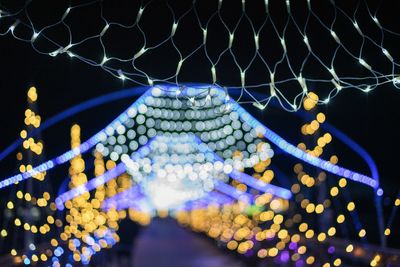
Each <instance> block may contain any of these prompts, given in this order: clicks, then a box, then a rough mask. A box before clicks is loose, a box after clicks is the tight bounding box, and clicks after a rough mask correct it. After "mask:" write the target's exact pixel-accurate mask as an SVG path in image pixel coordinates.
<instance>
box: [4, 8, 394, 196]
mask: <svg viewBox="0 0 400 267" xmlns="http://www.w3.org/2000/svg"><path fill="white" fill-rule="evenodd" d="M5 2H7V1H5ZM282 2H283V1H282ZM391 2H394V1H391ZM0 3H1V2H0ZM43 5H44V4H43ZM112 10H113V11H112V12H114V13H113V14H114V15H117V14H118V12H119V10H120V9H118V8H117V7H114V8H113V9H112ZM392 10H393V9H391V8H390V7H389V8H388V7H387V8H386V9H384V10H383V11H382V12H381V13H380V17H381V18H382V20H387V22H388V23H390V22H393V21H394V18H395V16H394V14H393V13H394V12H397V10H398V8H394V11H392ZM41 12H42V16H43V17H44V18H43V19H44V20H45V19H46V18H45V17H46V14H47V12H50V11H49V10H48V11H47V12H44V11H43V10H42V11H41ZM132 12H133V11H132ZM321 12H322V13H321V14H324V12H325V11H321ZM38 14H39V13H38ZM133 14H135V13H134V12H133ZM37 17H39V16H37ZM153 22H154V23H160V24H161V23H163V22H162V21H157V20H155V21H153ZM1 23H2V22H1V20H0V25H1ZM394 26H396V25H394ZM397 26H398V25H397ZM189 31H190V29H189ZM344 31H345V29H344ZM338 32H339V31H338ZM115 38H116V39H114V40H112V41H114V42H116V43H118V42H120V40H121V39H118V38H117V37H115ZM398 39H400V38H398ZM319 42H321V47H323V45H324V41H323V40H319ZM388 42H389V43H388V46H389V47H391V48H392V50H391V51H392V54H393V55H394V56H396V55H397V56H400V52H399V50H398V49H397V50H396V45H395V44H396V43H395V42H394V43H393V44H392V43H390V40H389V41H388ZM245 46H246V44H241V47H238V48H237V49H238V51H240V49H243V50H245ZM327 46H328V45H327ZM122 47H123V46H122ZM397 48H398V46H397ZM321 51H322V53H324V52H323V49H322V50H321ZM329 54H330V51H329V50H326V52H325V54H323V55H329ZM164 56H165V58H163V56H162V55H161V56H160V57H161V58H160V62H164V63H163V64H164V65H167V64H168V62H169V61H168V60H169V58H168V55H164ZM292 56H293V57H295V56H296V55H292ZM368 56H369V61H371V62H377V63H379V62H380V61H381V60H382V57H383V56H382V55H381V54H379V55H378V54H377V53H375V54H371V55H367V57H368ZM397 58H399V57H397ZM173 62H175V63H176V61H173ZM341 63H342V64H343V69H347V68H357V66H356V65H355V64H349V66H345V65H346V61H345V60H344V59H340V60H339V63H338V64H339V66H340V64H341ZM0 64H1V68H0V69H1V76H0V94H1V105H0V127H1V135H0V136H1V139H0V149H1V150H2V149H4V148H5V147H7V146H8V145H9V144H10V143H12V142H13V141H14V140H15V139H16V138H17V136H18V134H19V131H20V130H21V129H23V127H24V125H23V118H24V110H25V108H26V91H27V89H28V88H29V87H30V86H36V87H37V89H38V94H39V99H38V104H39V111H40V113H39V114H40V115H41V116H42V118H43V120H46V118H49V117H51V116H53V115H55V114H57V113H59V112H61V111H63V110H65V109H66V108H69V107H72V106H74V105H76V104H79V103H81V102H83V101H85V100H89V99H91V98H94V97H96V96H100V95H103V94H105V93H110V92H114V91H117V90H121V89H123V88H130V87H134V86H136V85H135V84H134V83H132V82H129V81H127V82H122V81H121V80H119V79H117V78H115V77H112V76H111V75H110V74H108V73H106V72H105V71H103V70H102V69H101V68H96V67H92V66H89V65H87V64H85V63H83V62H79V61H78V60H76V59H74V58H72V59H71V58H69V57H68V56H67V55H61V56H58V57H55V58H52V57H49V56H45V55H40V54H38V53H36V52H35V51H34V50H33V49H32V47H31V46H30V44H29V43H24V42H21V41H18V40H16V39H15V38H13V37H12V36H11V35H7V36H2V37H0ZM147 64H150V67H151V63H149V62H148V63H147ZM310 64H311V63H310ZM153 67H154V69H155V72H161V71H162V70H163V68H161V67H160V66H159V65H156V64H154V66H153ZM193 68H194V69H197V68H199V69H200V68H201V63H199V64H198V65H194V67H193ZM207 68H208V67H207ZM311 68H312V67H311ZM339 68H340V67H339ZM207 70H208V69H207ZM351 71H353V72H354V73H358V72H359V70H358V69H351ZM237 76H239V75H232V79H233V80H234V79H236V78H237ZM255 76H257V75H255ZM350 76H351V74H350ZM225 79H228V78H225ZM182 80H183V81H191V82H210V79H209V76H206V75H204V74H201V73H200V74H199V76H196V72H195V71H194V72H193V71H192V72H190V71H189V70H188V71H187V73H186V74H184V75H183V77H182ZM235 82H236V80H234V81H232V83H235ZM258 90H263V89H262V88H260V89H258ZM319 90H322V89H319ZM133 101H134V99H125V100H121V101H116V102H113V103H111V104H107V105H104V106H101V107H98V108H95V109H91V110H89V111H85V112H83V113H81V114H79V115H77V116H74V117H73V118H71V119H68V120H65V121H63V122H62V123H60V124H59V125H57V126H54V127H52V128H50V129H48V130H46V131H45V132H44V133H42V136H43V140H44V142H45V154H46V156H47V157H48V158H51V157H54V156H56V155H59V154H60V153H62V152H64V151H65V150H66V149H68V147H69V141H70V140H69V128H70V126H71V125H72V124H73V123H79V124H80V125H81V127H82V135H83V139H86V138H88V137H90V136H91V135H92V134H94V133H96V132H97V131H98V130H100V129H102V127H104V126H105V125H107V123H108V122H110V121H111V120H112V119H113V118H114V117H115V116H116V115H117V114H119V113H120V112H121V111H123V110H124V109H125V108H126V107H127V106H128V105H129V104H130V103H131V102H133ZM245 108H248V109H249V110H251V111H252V114H254V115H255V116H256V117H258V118H260V119H262V121H263V122H264V123H265V125H267V126H269V127H271V128H272V129H274V130H275V131H276V132H278V133H279V134H280V135H281V136H283V137H286V138H288V139H289V140H290V141H291V142H293V143H298V142H300V141H301V135H300V126H301V124H302V121H301V120H300V119H298V118H296V117H295V116H294V115H293V114H290V113H287V112H284V111H282V110H279V109H276V108H273V107H271V108H267V109H266V110H264V111H260V110H256V109H254V108H253V107H251V106H250V105H248V106H245ZM319 110H320V111H324V112H325V113H326V115H327V121H328V122H329V123H331V124H332V125H334V126H336V127H337V128H339V129H340V130H342V131H343V132H345V133H346V134H348V135H349V136H350V137H351V138H353V139H354V140H355V141H357V142H358V143H359V144H360V145H361V146H362V147H364V148H365V149H366V150H367V151H368V152H369V153H370V154H371V155H372V157H373V158H374V160H375V161H376V163H377V165H378V169H379V172H380V175H381V177H382V178H381V179H382V187H383V189H384V190H385V196H386V197H390V203H393V199H394V196H395V195H396V194H397V192H398V190H399V189H400V174H399V164H398V152H399V151H400V142H399V137H400V136H399V132H398V123H399V121H400V90H399V89H396V88H395V87H394V86H393V85H392V84H391V83H388V84H387V85H384V86H381V87H379V88H377V89H376V90H374V91H373V92H370V93H368V94H366V93H363V92H360V91H357V90H352V89H348V90H347V89H346V90H343V91H342V92H341V93H340V94H339V95H338V96H337V97H336V98H334V99H333V100H332V101H331V102H330V103H329V105H327V106H321V107H320V108H319ZM333 147H334V150H335V153H337V154H338V156H339V159H340V164H341V165H342V166H345V167H348V168H350V169H353V170H358V171H360V172H361V173H366V174H368V169H367V166H366V165H365V164H363V163H362V161H360V160H359V158H358V157H357V155H355V154H354V153H353V152H351V150H349V149H346V148H344V147H343V146H342V145H340V144H339V142H336V143H334V145H333ZM14 155H15V153H13V154H12V156H11V155H10V156H9V157H8V158H7V159H5V160H4V161H3V162H1V163H0V174H1V177H6V176H9V175H11V174H13V173H15V171H16V167H15V166H16V165H15V164H16V160H15V157H14ZM281 164H282V163H281ZM289 170H290V168H289ZM62 173H64V175H66V172H65V169H62V170H61V171H56V172H54V174H53V173H51V174H50V175H51V177H52V179H53V180H52V181H53V183H54V185H55V187H56V186H57V185H58V184H59V183H60V182H61V181H62V180H63V179H64V178H65V177H62ZM4 191H7V189H6V190H4Z"/></svg>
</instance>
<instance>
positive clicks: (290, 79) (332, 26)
mask: <svg viewBox="0 0 400 267" xmlns="http://www.w3.org/2000/svg"><path fill="white" fill-rule="evenodd" d="M174 4H175V3H174V2H173V1H165V2H162V3H159V2H157V1H148V2H143V3H141V4H140V5H138V6H137V8H136V10H134V11H132V9H131V8H129V9H126V10H123V9H121V12H122V13H123V12H129V14H128V15H129V17H130V18H132V20H131V21H130V22H129V23H127V22H122V21H119V20H118V19H113V18H112V16H111V15H109V14H108V13H107V6H108V5H109V2H107V1H100V0H96V1H90V2H84V3H81V4H76V5H71V3H65V8H64V9H63V10H62V12H60V15H59V16H58V17H57V19H56V21H54V22H53V23H51V24H49V25H45V26H39V25H36V24H35V16H34V12H33V10H34V9H35V7H36V6H35V2H34V1H30V2H27V3H26V4H25V5H23V6H22V7H20V8H19V9H18V8H17V9H15V10H7V9H6V7H4V8H3V10H0V20H2V21H5V22H6V23H8V25H9V26H8V27H5V29H4V30H3V31H2V32H0V35H7V34H11V35H12V36H14V37H15V38H16V39H18V40H21V41H24V42H27V43H30V44H31V45H32V47H33V49H34V50H35V51H37V52H38V53H41V54H44V55H48V56H51V57H59V56H63V55H67V56H68V57H70V58H73V59H77V60H80V61H82V62H85V63H87V64H89V65H92V66H95V67H99V68H102V69H103V70H104V71H106V72H108V73H110V74H111V75H113V76H115V77H116V78H118V79H121V80H122V81H132V82H135V83H137V84H141V85H150V86H152V85H153V84H155V83H171V84H175V85H177V86H179V85H181V84H182V83H181V82H180V75H181V74H182V72H184V71H188V70H189V71H190V70H191V69H190V68H191V66H193V65H196V66H197V64H191V63H189V62H190V60H191V59H192V58H193V57H194V56H197V55H198V54H202V55H201V56H202V57H204V58H205V60H206V62H207V64H204V65H202V66H201V70H202V71H203V72H204V73H207V75H208V76H209V80H207V81H205V82H207V83H211V84H213V85H215V86H220V87H221V88H224V87H226V88H229V90H230V91H240V94H238V97H237V98H236V99H235V100H236V101H237V102H239V103H244V102H250V103H253V104H254V105H255V106H256V107H258V108H260V109H265V108H266V106H267V105H268V104H269V103H270V102H271V100H276V101H278V102H279V103H280V104H281V106H282V107H283V108H284V109H285V110H288V111H297V110H299V109H300V108H301V106H302V102H303V100H304V98H307V97H309V93H310V92H311V89H310V88H313V89H312V90H315V88H317V87H322V88H330V90H329V93H327V94H326V95H324V97H323V99H318V100H317V102H318V104H328V103H329V102H330V101H331V99H332V98H333V97H335V96H336V95H337V94H338V93H339V92H341V91H342V90H348V89H358V90H360V91H363V92H365V93H369V92H370V91H372V90H374V89H375V88H377V87H378V86H380V85H383V84H387V83H392V84H393V86H394V87H395V88H399V87H400V86H399V84H400V79H399V75H398V67H399V63H398V60H397V59H396V58H395V56H393V54H392V53H391V52H390V51H389V49H388V48H387V46H386V45H385V44H386V43H385V40H387V39H388V38H396V37H397V38H398V36H399V34H398V33H396V32H394V31H393V30H392V29H390V28H389V27H386V26H385V25H383V24H382V23H381V21H380V19H379V13H378V11H379V8H375V7H372V4H369V3H368V2H366V1H363V2H360V3H359V4H358V5H354V7H352V8H353V10H352V11H351V12H349V11H347V10H345V8H341V6H340V5H338V4H337V3H336V2H334V1H327V3H326V4H327V6H326V7H325V8H327V9H331V11H332V14H333V16H332V18H331V21H326V20H325V19H324V18H322V17H323V16H324V15H323V14H320V12H319V11H320V10H319V9H318V4H319V3H317V1H312V0H307V1H304V2H302V3H301V5H299V4H296V3H294V2H293V1H290V0H287V1H281V3H280V4H282V5H283V7H284V8H277V6H276V3H272V2H270V1H268V0H265V1H261V0H260V1H246V0H243V1H241V5H234V4H233V3H231V2H230V1H223V0H216V1H215V2H214V5H213V6H208V9H206V10H208V11H209V12H206V11H204V6H203V4H202V3H201V1H193V3H192V2H190V4H188V5H183V4H182V3H181V4H180V8H177V7H175V6H174ZM314 6H317V7H314ZM99 7H100V8H99ZM182 7H185V11H184V12H182V11H181V9H182ZM325 8H324V9H325ZM88 9H89V10H95V11H94V12H98V13H99V20H98V24H99V25H98V29H96V33H95V34H92V35H85V36H84V37H83V38H82V37H76V36H77V33H76V32H75V30H76V29H75V27H74V26H73V23H74V21H75V22H76V20H79V18H81V17H84V14H85V13H82V10H88ZM320 9H321V8H320ZM364 9H365V12H364V13H363V12H362V11H361V10H364ZM97 10H98V11H97ZM154 10H162V11H164V12H166V13H167V14H168V16H167V17H168V19H167V20H166V21H165V23H168V21H169V23H170V24H169V26H170V27H167V28H168V29H167V32H166V33H164V34H165V36H164V35H163V36H164V38H162V39H161V40H157V41H154V40H152V39H151V38H150V36H151V34H152V32H149V31H148V30H146V26H147V24H148V20H149V19H151V16H152V11H154ZM178 10H179V11H178ZM254 10H257V12H254ZM304 10H305V12H304ZM160 12H161V11H160ZM226 12H228V13H229V14H231V13H232V12H237V13H238V14H240V16H238V17H237V19H235V20H234V21H233V22H232V18H231V17H229V16H228V17H227V16H226ZM299 12H304V13H299ZM124 14H125V13H124ZM82 15H83V16H82ZM121 16H122V14H121ZM298 17H303V18H305V20H304V21H302V20H300V19H298ZM277 18H279V20H278V19H277ZM95 19H96V18H91V23H92V24H95V22H94V21H95ZM192 20H194V21H195V22H191V23H190V22H187V21H192ZM281 20H282V21H281ZM339 21H344V22H345V23H347V24H348V25H349V27H342V28H340V27H339V25H338V24H339ZM364 21H367V23H370V24H371V27H373V28H375V29H376V30H378V31H379V32H380V35H379V37H376V36H374V35H373V34H371V33H370V29H369V28H368V27H367V26H365V24H366V23H365V22H364ZM313 27H320V28H321V29H322V33H321V34H324V37H325V39H326V40H328V41H329V44H328V42H327V43H324V46H328V45H330V46H331V47H332V51H333V52H332V54H331V55H329V57H328V58H326V56H324V55H322V54H321V52H320V51H319V50H318V47H317V46H318V43H317V42H316V40H315V39H324V37H322V36H320V33H319V32H317V33H316V32H314V31H313ZM215 28H222V29H223V30H222V31H221V32H220V34H218V37H217V38H219V39H218V40H215V38H216V37H215V34H214V35H213V31H214V30H215ZM292 28H293V29H294V31H295V33H294V34H290V31H291V29H292ZM56 29H61V30H65V31H66V33H67V36H66V37H67V38H66V39H67V40H69V41H67V42H66V43H61V42H60V41H58V39H59V38H57V37H56V36H52V34H51V31H53V30H56ZM161 29H162V28H161V27H160V28H159V29H158V30H159V31H161ZM189 29H190V33H191V34H193V35H196V37H198V38H197V39H198V40H199V41H198V42H197V43H196V45H194V46H193V45H190V46H189V45H186V43H185V38H183V41H182V35H184V34H185V33H186V32H187V31H188V30H189ZM118 31H124V33H125V32H126V33H125V34H127V35H129V34H131V35H132V36H135V38H134V39H135V40H137V41H136V43H134V44H133V46H134V47H136V50H134V51H132V49H130V50H129V51H132V52H131V54H128V55H124V56H119V55H118V54H113V52H112V51H114V50H113V46H112V45H109V43H110V42H111V43H112V39H111V40H110V38H109V36H110V35H111V34H112V33H114V32H118ZM56 32H58V33H59V32H60V31H56ZM245 32H249V33H250V34H247V35H245V34H244V33H245ZM243 35H245V36H247V37H243ZM350 35H351V36H352V40H351V41H352V43H353V44H354V43H357V44H356V45H355V47H356V49H354V48H353V47H351V46H349V43H348V42H347V40H344V37H343V36H350ZM238 36H240V38H239V37H238ZM136 37H137V38H136ZM243 38H244V39H243ZM64 39H65V38H64ZM193 39H196V38H195V37H193ZM38 40H40V42H41V43H42V44H43V43H46V45H47V46H46V45H40V44H39V41H38ZM74 40H76V41H74ZM89 42H92V43H93V42H97V44H98V45H99V47H101V49H99V53H98V55H97V57H90V56H88V55H86V54H85V53H83V52H81V51H80V48H81V47H83V46H85V45H86V44H87V43H89ZM215 42H218V43H220V44H221V43H223V44H224V47H223V48H224V49H221V50H220V51H214V50H215V48H214V50H213V47H214V46H213V45H212V44H213V43H215ZM266 42H269V43H274V44H275V43H276V45H277V46H278V49H277V51H275V50H274V53H275V54H276V53H278V55H279V56H278V57H277V58H276V59H271V55H270V54H269V51H268V49H266V47H269V46H268V45H267V43H266ZM241 43H246V44H249V46H247V47H246V49H251V52H252V53H250V56H249V57H248V60H247V61H245V63H244V62H243V60H240V58H241V54H240V52H239V51H240V49H239V48H240V44H241ZM269 43H268V44H269ZM293 44H299V45H296V46H294V45H293ZM370 46H371V47H373V49H372V50H371V51H370V50H369V47H370ZM49 47H50V48H49ZM183 47H190V48H191V49H190V50H189V51H186V49H183ZM161 49H167V50H168V52H167V53H170V54H174V55H176V59H174V62H173V63H172V62H171V63H170V64H158V65H159V66H163V65H165V66H171V65H172V66H174V68H175V69H174V70H173V72H172V73H173V74H171V75H169V76H168V75H165V76H167V77H161V76H160V75H156V74H153V73H152V70H151V68H148V67H145V66H143V63H144V61H146V59H143V58H146V57H148V56H151V55H152V54H157V53H158V51H160V50H161ZM293 50H295V53H293ZM114 52H115V51H114ZM371 54H373V55H374V56H376V57H377V58H382V59H383V61H384V62H385V63H384V64H385V66H384V67H383V66H382V65H381V66H376V65H375V64H374V62H368V60H367V59H366V58H367V56H369V55H371ZM342 57H343V59H345V60H346V61H345V62H348V63H346V64H354V66H357V67H356V68H357V69H359V67H361V68H362V70H363V74H357V75H358V76H353V75H352V73H342V72H341V70H340V66H338V64H339V63H337V62H338V61H340V60H341V59H342ZM225 58H229V60H225ZM272 58H274V57H272ZM295 62H300V64H295ZM310 62H312V64H317V65H318V66H319V68H317V69H318V74H316V73H315V72H312V71H310V70H308V68H307V66H308V65H309V64H310ZM126 63H130V64H128V65H129V66H130V67H127V66H126V65H127V64H126ZM257 68H262V69H264V72H263V74H262V75H260V77H263V79H262V80H259V81H258V82H256V83H251V82H249V78H248V76H251V74H252V72H253V71H254V69H257ZM230 69H234V70H235V71H236V77H238V79H237V80H239V82H237V84H227V83H226V82H225V78H224V76H223V75H222V73H231V71H227V70H230ZM281 69H288V70H289V71H288V73H284V72H283V71H281ZM198 71H199V68H196V72H198ZM169 72H170V71H167V70H165V72H164V73H169ZM321 72H323V73H324V76H323V78H320V77H321V75H320V73H321ZM264 77H267V78H264ZM319 85H320V86H319ZM287 87H290V89H291V90H290V91H291V92H294V90H296V88H297V93H296V94H294V96H292V94H289V93H288V92H287V91H288V90H285V89H287ZM259 88H262V90H263V91H268V92H269V93H268V94H267V95H266V96H265V97H264V98H259V97H257V96H256V94H254V91H257V90H258V89H259ZM284 88H285V89H284ZM245 96H248V97H245Z"/></svg>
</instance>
